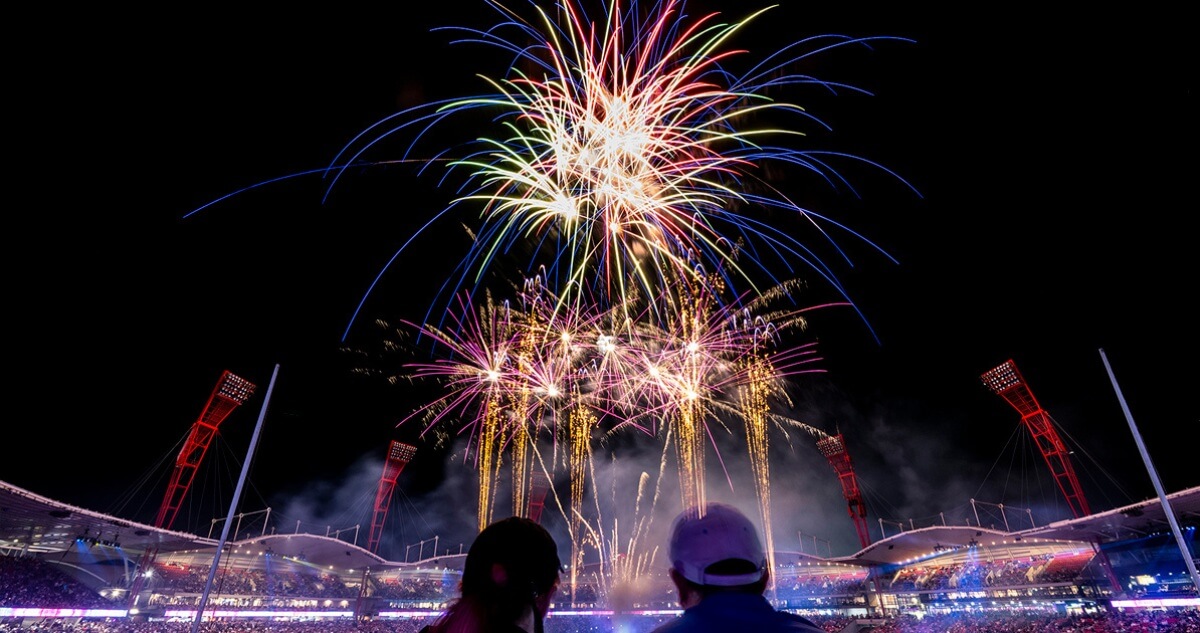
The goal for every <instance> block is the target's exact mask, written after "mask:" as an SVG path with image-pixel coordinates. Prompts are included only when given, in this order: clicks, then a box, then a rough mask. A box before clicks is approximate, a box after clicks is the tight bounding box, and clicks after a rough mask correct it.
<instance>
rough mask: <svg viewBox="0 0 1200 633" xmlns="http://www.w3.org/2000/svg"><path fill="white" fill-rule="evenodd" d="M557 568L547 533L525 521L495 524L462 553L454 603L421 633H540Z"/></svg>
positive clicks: (555, 549) (555, 551)
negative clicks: (463, 560)
mask: <svg viewBox="0 0 1200 633" xmlns="http://www.w3.org/2000/svg"><path fill="white" fill-rule="evenodd" d="M560 569H561V562H560V561H559V558H558V545H557V544H556V543H555V542H554V537H552V536H550V533H549V532H547V531H546V528H543V527H542V526H541V525H539V524H538V523H537V522H536V521H533V520H531V519H527V518H524V517H509V518H507V519H501V520H499V521H496V522H495V523H492V524H491V525H489V526H487V527H486V528H484V530H483V531H482V532H480V533H479V536H477V537H475V542H474V543H472V544H471V549H469V550H468V551H467V560H466V562H465V564H464V565H463V575H462V582H461V583H460V590H461V595H460V596H459V598H458V599H457V600H455V601H454V602H453V603H452V604H451V605H450V606H449V607H448V608H447V609H446V612H445V613H443V614H442V615H440V616H438V619H437V620H436V621H434V622H433V624H430V625H428V626H426V627H425V628H423V629H421V633H542V630H543V629H542V620H543V619H544V618H545V617H546V612H547V611H549V610H550V600H551V599H552V598H553V597H554V592H555V591H556V590H557V589H558V574H559V571H560Z"/></svg>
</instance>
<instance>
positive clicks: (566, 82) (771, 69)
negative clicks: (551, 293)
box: [333, 0, 907, 318]
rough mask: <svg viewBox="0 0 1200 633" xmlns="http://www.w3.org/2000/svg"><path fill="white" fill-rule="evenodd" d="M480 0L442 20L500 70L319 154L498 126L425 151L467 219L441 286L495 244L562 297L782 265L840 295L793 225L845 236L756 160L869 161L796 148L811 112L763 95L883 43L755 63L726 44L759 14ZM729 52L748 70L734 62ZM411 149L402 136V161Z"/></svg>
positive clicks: (803, 47)
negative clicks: (455, 187) (466, 91)
mask: <svg viewBox="0 0 1200 633" xmlns="http://www.w3.org/2000/svg"><path fill="white" fill-rule="evenodd" d="M487 4H488V5H489V6H491V7H493V8H494V9H495V10H496V11H497V12H498V13H499V14H500V15H501V16H502V18H503V21H502V22H500V23H499V24H497V25H496V27H494V28H491V29H488V30H486V31H472V30H467V29H458V30H460V31H462V33H463V40H464V41H466V42H474V43H479V44H482V45H484V46H485V47H487V48H489V49H491V52H494V51H496V50H498V51H500V52H502V53H503V54H505V55H510V56H511V62H510V63H509V64H508V65H507V71H506V74H505V75H504V76H502V77H499V78H492V77H485V78H484V80H485V81H486V83H487V85H488V87H489V88H490V89H491V90H492V92H490V93H487V94H484V95H481V96H474V97H468V98H462V99H457V100H451V101H448V102H444V103H436V104H430V106H429V107H428V109H421V108H418V109H415V110H414V111H410V112H406V113H402V114H403V115H404V116H397V117H389V118H388V119H385V120H384V121H381V122H380V123H379V124H377V125H376V126H372V127H371V128H370V129H368V130H366V131H364V132H363V134H361V135H360V136H359V137H358V138H356V139H355V141H354V142H352V143H350V144H349V145H348V146H347V147H346V148H345V150H344V151H343V152H342V153H341V154H340V155H339V156H338V157H337V158H336V159H335V161H334V165H338V164H341V163H348V164H358V163H359V162H360V161H362V160H365V157H367V156H369V150H370V149H371V148H372V147H374V146H375V145H376V144H378V143H379V142H380V141H381V140H382V139H384V138H386V137H388V136H391V135H394V134H397V133H399V132H401V131H407V130H408V129H409V128H410V127H415V126H420V129H421V132H420V133H419V134H417V135H416V136H417V138H418V139H426V138H429V137H430V136H431V135H432V134H433V132H434V130H441V129H444V128H445V127H446V126H447V125H450V124H451V122H454V121H456V120H458V119H459V118H465V117H467V116H468V115H471V114H486V115H487V117H489V120H490V122H491V123H490V125H491V128H492V129H494V130H495V131H497V132H499V135H497V136H482V137H479V138H477V139H476V140H475V141H474V142H471V143H467V144H466V147H468V148H469V150H468V151H467V152H465V155H463V156H460V157H450V156H449V155H448V154H447V152H446V151H445V150H439V151H438V152H437V160H436V161H435V160H431V161H430V162H431V164H432V163H436V162H444V163H445V164H447V165H448V169H447V173H446V175H445V179H446V182H451V181H452V180H453V177H454V176H458V175H461V176H462V178H461V184H460V185H459V187H460V190H461V191H463V192H465V193H464V194H463V195H462V196H460V197H459V198H458V199H456V200H455V201H454V202H453V203H452V204H451V205H450V207H449V208H448V209H446V211H444V212H443V213H442V214H439V215H438V216H437V218H436V219H442V218H445V217H448V216H449V211H450V210H451V209H455V208H462V209H470V210H471V212H472V213H475V212H478V217H479V225H478V227H475V228H473V229H472V231H473V236H474V239H473V246H472V247H471V249H470V252H468V253H467V254H466V255H465V256H464V258H463V260H462V264H461V265H460V267H459V273H457V274H459V275H460V277H459V278H458V279H457V281H456V282H455V284H452V285H451V287H452V288H453V291H452V292H455V293H456V292H458V291H459V290H461V289H463V288H473V287H475V286H476V285H477V284H479V283H480V282H481V280H482V279H484V273H485V272H486V271H488V270H489V269H490V268H491V267H493V266H494V265H496V264H497V261H498V259H500V257H501V255H502V254H509V255H513V254H517V253H524V254H525V255H526V256H528V257H529V260H528V261H527V262H526V263H525V264H524V266H525V268H524V270H533V269H536V268H537V267H538V266H545V268H546V270H547V277H546V280H545V281H546V282H547V283H548V284H550V285H552V286H553V287H555V288H556V289H558V292H559V296H560V299H561V300H562V301H564V302H568V303H570V302H577V301H579V300H580V297H581V296H583V295H586V296H588V297H590V298H591V300H594V301H598V302H601V303H602V304H604V305H617V304H624V303H625V301H626V298H627V297H629V296H630V295H632V294H640V295H643V296H645V297H650V298H654V297H659V296H660V295H661V293H662V288H663V287H664V286H665V285H667V284H670V283H673V282H674V281H675V280H677V279H685V280H691V281H702V280H705V279H707V277H708V274H707V272H706V271H717V270H719V271H722V273H723V274H724V275H726V276H727V278H728V279H727V280H726V281H727V282H729V283H730V284H731V285H735V286H742V287H746V288H750V289H754V290H757V291H762V290H765V289H766V288H769V287H770V286H772V285H775V284H777V283H780V282H782V281H783V280H782V279H780V278H778V277H777V276H776V275H777V271H778V270H779V269H785V270H792V269H793V267H794V266H795V265H796V264H802V265H805V266H807V267H809V268H810V269H811V270H813V271H814V273H815V274H817V275H820V276H821V277H824V278H826V279H827V280H828V281H830V282H831V283H832V284H833V285H834V286H835V287H837V288H838V289H839V290H840V286H839V285H838V283H837V280H836V277H835V276H834V275H833V274H832V271H831V269H830V268H829V267H827V266H826V265H825V264H824V263H823V262H822V261H821V259H820V258H819V257H818V256H817V254H816V251H815V250H814V249H815V248H816V245H815V244H813V243H810V242H806V241H803V240H802V239H801V237H800V235H801V233H800V231H801V230H802V229H803V228H804V227H806V226H807V227H810V228H812V229H814V230H815V233H814V235H816V236H817V239H818V240H820V241H825V242H832V241H833V240H832V237H831V234H832V232H834V231H836V232H848V233H850V234H851V235H855V236H856V237H857V235H856V234H854V233H853V232H852V231H849V230H848V229H847V228H846V227H845V226H843V225H841V224H838V223H836V222H833V221H831V220H829V219H827V218H825V217H824V216H822V215H819V214H817V213H813V212H811V211H810V210H808V209H805V208H803V207H801V206H799V205H797V204H796V203H794V202H792V201H791V200H790V199H789V198H788V196H786V195H785V194H783V193H782V192H779V191H778V190H777V189H776V187H775V185H773V184H772V183H771V182H770V181H769V180H768V179H767V177H766V173H767V170H768V169H771V168H772V167H771V166H772V165H773V164H774V165H779V166H784V167H788V168H796V169H800V170H803V171H806V172H810V173H812V174H814V175H815V176H816V178H817V180H818V181H820V182H824V183H829V184H830V185H833V186H843V185H845V186H848V183H849V181H848V179H847V178H845V177H844V176H843V175H842V174H841V173H840V172H839V171H837V169H835V168H834V163H833V161H834V160H835V159H836V158H841V159H849V160H855V161H859V162H861V163H863V164H868V165H874V166H875V167H878V166H877V165H875V164H874V163H871V162H870V161H866V160H863V159H858V158H856V157H851V156H847V155H845V154H837V153H831V152H824V151H819V150H815V149H805V148H801V147H796V146H795V145H796V143H797V142H798V141H799V139H800V138H802V137H803V136H804V131H803V130H805V129H806V128H811V127H817V128H820V127H822V126H823V125H824V124H823V123H822V122H821V121H820V120H819V119H817V118H815V117H814V116H813V115H812V114H811V113H808V112H806V111H805V110H804V109H803V108H802V107H801V106H799V105H797V104H793V103H788V102H785V101H780V100H777V99H776V98H775V96H774V95H775V93H778V92H781V91H783V90H784V89H786V88H791V87H794V86H797V85H803V84H807V85H814V86H818V87H819V88H821V89H822V90H829V91H856V90H858V89H857V88H855V87H853V86H848V85H845V84H839V83H835V82H829V81H823V80H819V79H817V78H814V77H811V76H809V75H806V74H796V73H794V72H793V70H792V69H794V68H797V67H802V65H801V62H803V61H805V60H806V58H808V57H810V56H814V55H818V54H828V53H829V51H831V50H832V49H837V48H841V47H847V46H871V45H873V44H875V43H878V42H879V41H883V40H899V39H900V38H890V37H871V38H848V37H841V36H825V37H816V38H810V39H807V40H804V41H801V42H797V43H794V44H791V45H789V46H787V47H785V48H783V49H782V50H779V51H777V52H775V53H774V54H772V55H770V56H768V57H766V58H764V59H762V60H761V61H757V62H755V61H754V60H753V58H750V57H749V52H748V51H743V50H738V49H733V48H731V46H730V45H731V43H732V41H733V40H734V38H735V36H737V35H740V34H741V33H742V31H744V30H746V29H747V28H748V27H749V25H750V24H751V23H752V22H753V21H755V20H756V19H759V18H760V17H761V16H762V14H763V13H764V11H765V10H764V11H758V12H755V13H752V14H751V15H750V16H749V17H746V18H744V19H741V20H738V21H733V22H721V21H719V20H718V18H719V15H718V14H708V15H701V16H698V17H691V16H688V15H687V13H686V10H685V3H684V2H682V1H681V0H660V1H659V2H656V3H654V4H652V5H651V6H650V7H649V8H648V9H644V8H643V7H642V6H640V5H638V4H637V3H636V2H634V3H630V4H625V3H622V2H620V1H619V0H612V2H610V3H608V4H607V5H606V6H605V10H604V12H603V14H602V15H601V16H599V18H598V19H595V20H593V19H591V18H590V17H589V16H588V15H587V14H586V13H585V12H584V10H583V8H582V7H581V6H580V5H579V4H578V3H576V2H574V1H572V0H562V1H560V2H559V3H557V4H556V6H555V7H554V9H553V10H552V11H550V12H548V11H546V10H544V9H542V8H541V7H539V6H537V5H531V13H533V14H534V15H535V18H534V19H532V20H526V19H524V18H523V17H521V16H520V15H519V14H517V13H516V12H513V11H510V10H509V9H507V8H505V7H504V6H503V5H501V4H499V3H497V2H491V1H489V2H487ZM451 30H454V29H451ZM734 65H741V66H748V67H749V68H748V70H746V71H745V72H742V73H740V74H735V72H734V71H733V70H732V69H731V68H732V66H734ZM468 120H469V119H468ZM417 153H418V145H417V143H415V142H414V143H413V145H412V146H411V147H410V150H409V154H408V155H406V158H408V157H409V156H412V155H415V154H417ZM879 169H883V168H882V167H879ZM885 171H886V170H885ZM334 172H335V173H334V178H333V182H336V181H337V176H338V175H340V174H339V173H337V171H336V169H335V170H334ZM889 173H890V172H889ZM901 182H903V181H901ZM905 184H907V183H905ZM764 211H770V212H771V217H778V216H779V215H780V212H782V213H783V214H784V216H785V217H784V221H783V222H770V221H768V220H767V219H765V218H766V217H767V216H766V214H765V213H764ZM756 214H757V216H756ZM830 229H832V230H833V231H830ZM411 243H412V240H409V242H407V243H406V244H405V246H404V247H402V249H401V250H403V248H406V247H407V245H408V244H411ZM868 243H869V242H868ZM834 246H835V248H836V244H834ZM872 246H874V245H872ZM836 250H837V252H838V253H839V256H841V251H840V249H836ZM756 273H757V274H756ZM764 280H765V281H764ZM368 294H369V293H368ZM365 299H366V298H365V297H364V301H365ZM651 308H661V309H666V308H669V306H657V305H653V304H652V305H651ZM660 318H665V317H661V316H660Z"/></svg>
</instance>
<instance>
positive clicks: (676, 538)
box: [669, 502, 767, 587]
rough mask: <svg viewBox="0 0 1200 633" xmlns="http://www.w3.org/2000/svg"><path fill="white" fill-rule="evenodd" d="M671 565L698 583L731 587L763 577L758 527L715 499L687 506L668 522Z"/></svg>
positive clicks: (764, 562) (764, 569)
mask: <svg viewBox="0 0 1200 633" xmlns="http://www.w3.org/2000/svg"><path fill="white" fill-rule="evenodd" d="M669 555H670V558H671V569H672V570H673V571H674V572H675V573H677V574H678V575H680V576H682V577H683V578H685V579H687V580H688V581H691V582H692V583H695V584H696V585H700V586H708V587H734V586H740V585H752V584H756V583H759V582H761V581H763V580H765V579H766V576H767V555H766V551H765V550H764V549H763V546H762V541H761V540H759V538H758V530H757V529H755V527H754V524H753V523H751V522H750V519H748V518H746V515H744V514H742V513H741V511H739V510H738V509H737V508H735V507H733V506H731V505H728V504H724V503H717V502H709V503H707V504H704V505H702V506H695V507H691V508H688V509H686V510H684V511H683V512H681V513H680V514H679V515H678V516H677V517H676V518H675V521H674V523H672V524H671V540H670V545H669Z"/></svg>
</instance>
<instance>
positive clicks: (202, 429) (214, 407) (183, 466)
mask: <svg viewBox="0 0 1200 633" xmlns="http://www.w3.org/2000/svg"><path fill="white" fill-rule="evenodd" d="M253 393H254V384H253V383H251V382H250V381H248V380H246V379H244V378H240V377H238V376H236V375H234V374H233V373H232V372H230V371H229V370H225V372H224V373H222V374H221V379H220V380H218V381H217V386H216V387H214V388H213V392H212V395H210V396H209V397H208V403H207V404H205V405H204V410H203V411H202V412H201V413H200V417H199V418H197V420H196V422H195V423H194V424H192V432H191V434H190V435H189V436H188V439H187V442H186V443H185V444H184V445H183V449H182V450H180V451H179V456H178V457H176V458H175V471H174V472H173V473H172V474H171V483H170V485H169V486H167V492H166V494H165V495H164V496H163V501H162V506H161V507H160V508H159V509H158V517H157V518H156V519H155V520H154V527H159V528H163V529H170V528H171V524H173V523H174V522H175V516H176V515H177V514H179V507H180V505H181V504H182V503H183V498H184V497H185V496H187V492H188V488H190V487H191V485H192V479H194V478H195V476H196V468H197V467H198V466H200V462H201V461H202V460H203V459H204V454H205V453H206V452H207V451H208V446H209V444H211V443H212V439H213V437H214V436H216V434H217V427H218V426H220V425H221V423H222V422H224V421H225V418H226V417H228V416H229V414H230V413H231V412H232V411H233V410H234V409H236V408H238V406H240V405H241V404H243V403H245V402H246V400H248V399H249V398H250V396H251V395H252V394H253Z"/></svg>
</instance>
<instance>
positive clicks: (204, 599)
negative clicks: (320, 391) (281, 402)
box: [192, 363, 279, 633]
mask: <svg viewBox="0 0 1200 633" xmlns="http://www.w3.org/2000/svg"><path fill="white" fill-rule="evenodd" d="M278 375H279V364H278V363H276V364H275V371H273V372H271V384H269V385H267V395H266V396H264V397H263V404H262V408H261V409H259V411H258V423H257V424H255V425H254V435H253V436H251V437H250V448H249V449H247V450H246V461H245V462H243V463H242V475H241V476H240V477H238V482H237V488H236V489H234V491H233V501H231V502H230V503H229V515H228V516H226V517H225V525H224V526H222V527H221V540H220V542H218V543H217V552H216V553H215V554H213V562H212V567H211V568H209V570H208V581H207V582H205V583H204V595H203V596H201V597H200V604H199V605H198V606H197V607H196V620H195V621H194V622H192V633H197V632H198V631H199V630H200V619H201V618H203V617H204V606H205V605H207V604H208V594H209V591H211V590H212V583H213V577H215V576H216V575H217V566H218V565H220V563H221V549H222V548H224V547H225V539H226V538H228V537H229V525H230V523H231V522H232V521H233V513H234V511H235V510H237V506H238V501H239V500H240V499H241V496H242V486H243V485H244V484H245V483H246V473H247V472H249V470H250V462H251V460H252V459H253V457H254V445H255V444H258V434H259V431H261V430H262V423H263V418H264V417H266V415H267V404H269V403H270V402H271V391H273V390H274V389H275V377H276V376H278Z"/></svg>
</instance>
